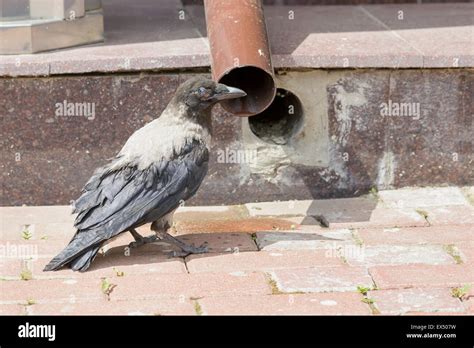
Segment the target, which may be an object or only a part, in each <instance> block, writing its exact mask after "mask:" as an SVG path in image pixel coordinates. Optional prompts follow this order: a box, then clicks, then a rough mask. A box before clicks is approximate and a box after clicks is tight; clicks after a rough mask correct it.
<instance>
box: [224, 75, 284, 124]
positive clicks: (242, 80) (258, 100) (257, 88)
mask: <svg viewBox="0 0 474 348" xmlns="http://www.w3.org/2000/svg"><path fill="white" fill-rule="evenodd" d="M219 82H222V83H223V84H225V85H228V86H231V87H237V88H240V89H242V90H244V91H245V92H246V93H247V96H246V97H244V98H238V99H230V100H226V101H224V102H222V103H221V105H222V107H223V108H224V109H225V110H227V111H229V112H231V113H233V114H235V115H236V116H251V115H255V114H258V113H259V112H262V111H263V110H265V108H266V107H267V106H268V105H270V103H271V102H272V100H273V98H274V96H275V82H274V81H273V77H272V76H271V75H270V74H269V73H267V72H266V71H265V70H262V69H260V68H257V67H254V66H245V67H240V68H234V69H232V70H231V71H230V72H229V73H227V74H225V75H224V76H222V77H221V78H220V80H219Z"/></svg>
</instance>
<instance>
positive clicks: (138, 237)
mask: <svg viewBox="0 0 474 348" xmlns="http://www.w3.org/2000/svg"><path fill="white" fill-rule="evenodd" d="M129 232H130V233H131V234H132V236H133V238H135V241H134V242H131V243H130V244H129V245H128V247H129V248H136V247H138V246H140V245H143V244H147V243H153V242H155V241H156V240H157V237H156V234H153V235H151V236H148V237H142V236H141V235H140V234H139V233H138V232H137V231H136V230H135V229H134V228H131V229H130V230H129Z"/></svg>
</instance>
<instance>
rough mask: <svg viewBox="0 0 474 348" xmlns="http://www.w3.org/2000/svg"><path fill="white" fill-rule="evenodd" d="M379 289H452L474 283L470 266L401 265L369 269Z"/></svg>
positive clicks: (473, 275) (473, 270) (472, 269)
mask: <svg viewBox="0 0 474 348" xmlns="http://www.w3.org/2000/svg"><path fill="white" fill-rule="evenodd" d="M369 272H370V274H371V275H372V277H373V279H374V281H375V283H376V284H377V286H378V287H379V288H380V289H395V288H406V287H419V286H431V287H454V286H462V285H463V284H467V283H474V268H473V267H472V266H471V265H464V264H463V265H403V266H374V267H371V268H369Z"/></svg>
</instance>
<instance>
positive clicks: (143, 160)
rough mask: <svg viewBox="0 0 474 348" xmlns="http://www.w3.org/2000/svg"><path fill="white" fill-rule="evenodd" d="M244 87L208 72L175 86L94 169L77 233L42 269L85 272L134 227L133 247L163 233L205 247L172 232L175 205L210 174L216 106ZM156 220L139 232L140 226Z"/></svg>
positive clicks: (189, 249)
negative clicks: (157, 111) (146, 232)
mask: <svg viewBox="0 0 474 348" xmlns="http://www.w3.org/2000/svg"><path fill="white" fill-rule="evenodd" d="M245 95H246V94H245V92H244V91H242V90H240V89H238V88H233V87H228V86H226V85H223V84H220V83H215V82H214V81H212V80H209V79H207V78H204V77H195V78H191V79H189V80H188V81H186V82H184V83H183V84H182V85H181V86H179V87H178V89H177V91H176V93H175V95H174V97H173V98H172V99H171V101H170V103H169V104H168V106H167V107H166V109H165V110H164V111H163V113H162V114H161V116H160V117H159V118H157V119H155V120H154V121H152V122H150V123H148V124H147V125H145V126H144V127H142V128H140V129H139V130H137V131H136V132H135V133H133V134H132V136H131V137H130V138H129V139H128V140H127V142H126V143H125V145H124V146H123V148H122V150H121V151H120V152H119V153H118V154H117V156H116V157H115V158H113V159H112V160H111V162H110V163H109V164H108V165H106V166H105V167H102V168H100V169H98V170H96V171H95V173H94V174H93V176H92V177H91V178H90V179H89V181H88V182H87V183H86V185H85V186H84V189H83V190H82V194H81V196H80V197H79V199H77V200H76V201H75V203H74V211H73V213H77V217H76V220H75V222H74V226H75V227H76V229H77V231H76V233H75V235H74V237H73V238H72V240H71V241H70V242H69V244H68V245H67V246H66V248H65V249H64V250H63V251H61V252H60V253H59V254H58V255H57V256H56V257H54V258H53V259H52V260H51V261H50V262H49V263H48V265H46V267H45V268H44V270H45V271H54V270H58V269H60V268H61V267H64V266H69V267H70V268H72V269H73V270H74V271H81V272H83V271H85V270H87V269H88V268H89V266H90V265H91V262H92V261H93V260H94V258H95V256H96V255H97V252H98V251H99V249H100V248H101V246H102V245H104V243H106V242H107V241H109V240H110V239H111V238H114V237H116V236H117V235H119V234H121V233H123V232H126V231H129V232H130V233H131V234H132V235H133V237H134V238H135V242H133V243H131V245H130V246H132V247H135V246H138V245H141V244H144V243H147V242H152V241H154V240H156V239H157V238H160V239H162V240H164V241H166V242H168V243H172V244H175V245H177V246H178V247H180V249H181V250H182V253H181V255H187V254H191V253H203V252H206V251H207V247H206V246H204V245H203V246H201V247H195V246H194V245H187V244H185V243H183V242H181V241H180V240H178V239H176V238H174V237H173V236H171V235H170V234H168V232H167V231H168V230H169V229H170V228H171V226H172V217H173V213H174V211H175V210H176V209H177V208H178V207H179V206H180V205H181V204H182V202H184V201H186V200H188V199H189V198H191V197H192V196H193V195H194V194H195V193H196V191H197V190H198V188H199V186H200V185H201V182H202V180H203V179H204V177H205V175H206V173H207V166H208V161H209V150H210V140H211V130H212V129H211V109H212V106H213V105H215V104H216V103H218V102H219V101H221V100H225V99H232V98H240V97H244V96H245ZM147 223H152V225H151V229H152V230H153V231H154V232H155V234H154V235H152V236H150V237H142V236H141V235H140V234H138V233H137V231H136V228H137V227H139V226H141V225H144V224H147Z"/></svg>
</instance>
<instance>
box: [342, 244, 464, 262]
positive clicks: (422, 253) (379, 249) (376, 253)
mask: <svg viewBox="0 0 474 348" xmlns="http://www.w3.org/2000/svg"><path fill="white" fill-rule="evenodd" d="M342 256H343V257H344V258H345V259H346V260H347V262H348V263H349V264H350V265H365V266H374V265H377V266H380V265H408V264H418V263H419V264H428V265H450V264H455V263H456V261H455V260H454V259H453V257H451V255H449V254H448V252H447V251H446V249H445V247H444V246H443V245H377V246H368V247H366V246H363V247H361V248H360V251H359V252H358V253H351V252H346V253H344V250H343V252H342Z"/></svg>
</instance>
